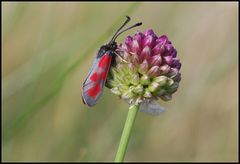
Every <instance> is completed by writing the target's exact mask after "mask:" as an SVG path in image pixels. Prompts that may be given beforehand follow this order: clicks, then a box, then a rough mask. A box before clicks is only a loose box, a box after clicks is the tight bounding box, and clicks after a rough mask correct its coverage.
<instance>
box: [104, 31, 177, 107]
mask: <svg viewBox="0 0 240 164" xmlns="http://www.w3.org/2000/svg"><path fill="white" fill-rule="evenodd" d="M117 53H118V54H119V56H121V57H119V56H116V64H115V65H114V66H113V67H111V70H110V73H109V76H108V79H107V83H106V86H107V87H109V88H110V89H111V91H112V92H113V93H114V94H116V95H119V96H120V97H121V98H123V99H124V100H126V101H127V102H129V103H140V102H142V101H144V100H151V99H158V98H161V99H162V100H164V101H168V100H171V98H172V94H173V93H174V92H176V91H177V89H178V85H179V82H180V80H181V74H180V73H179V70H180V68H181V63H180V61H179V59H178V58H177V51H176V49H175V48H174V47H173V45H172V43H171V42H170V41H169V40H168V37H167V36H166V35H162V36H159V37H158V36H157V35H156V34H155V33H154V32H153V30H152V29H147V30H146V31H145V32H144V33H141V32H137V33H136V34H135V35H134V36H127V37H126V39H125V42H124V43H123V44H120V45H119V46H118V50H117Z"/></svg>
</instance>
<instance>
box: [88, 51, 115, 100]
mask: <svg viewBox="0 0 240 164" xmlns="http://www.w3.org/2000/svg"><path fill="white" fill-rule="evenodd" d="M111 60H112V56H110V55H108V54H105V55H104V56H103V57H102V58H101V59H100V61H99V63H98V67H96V68H95V69H97V70H93V71H95V72H94V73H93V74H92V75H91V76H90V80H91V81H92V82H93V86H92V87H91V88H89V89H88V90H87V94H88V96H89V97H91V98H92V99H96V97H97V96H98V95H99V94H100V92H101V90H102V87H103V85H104V82H105V81H106V78H107V75H108V71H109V68H110V66H111ZM103 81H104V82H103Z"/></svg>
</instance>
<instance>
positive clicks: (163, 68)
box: [160, 64, 170, 74]
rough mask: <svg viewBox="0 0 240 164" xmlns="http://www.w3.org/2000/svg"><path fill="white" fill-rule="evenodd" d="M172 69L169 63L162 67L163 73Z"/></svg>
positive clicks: (161, 71)
mask: <svg viewBox="0 0 240 164" xmlns="http://www.w3.org/2000/svg"><path fill="white" fill-rule="evenodd" d="M169 71H170V66H169V65H167V64H164V65H163V66H161V67H160V73H161V74H167V73H168V72H169Z"/></svg>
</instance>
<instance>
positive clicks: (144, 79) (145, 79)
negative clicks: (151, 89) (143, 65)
mask: <svg viewBox="0 0 240 164" xmlns="http://www.w3.org/2000/svg"><path fill="white" fill-rule="evenodd" d="M140 83H141V84H142V85H148V84H149V83H150V78H149V76H148V75H143V76H142V77H141V79H140Z"/></svg>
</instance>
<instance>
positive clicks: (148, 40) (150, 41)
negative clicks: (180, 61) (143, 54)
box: [143, 35, 155, 48]
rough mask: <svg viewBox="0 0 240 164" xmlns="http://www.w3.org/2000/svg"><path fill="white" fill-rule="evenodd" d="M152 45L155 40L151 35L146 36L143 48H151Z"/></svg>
mask: <svg viewBox="0 0 240 164" xmlns="http://www.w3.org/2000/svg"><path fill="white" fill-rule="evenodd" d="M154 44H155V39H154V37H153V36H151V35H148V36H146V37H145V38H144V39H143V47H145V46H149V47H151V48H152V47H153V45H154Z"/></svg>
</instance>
